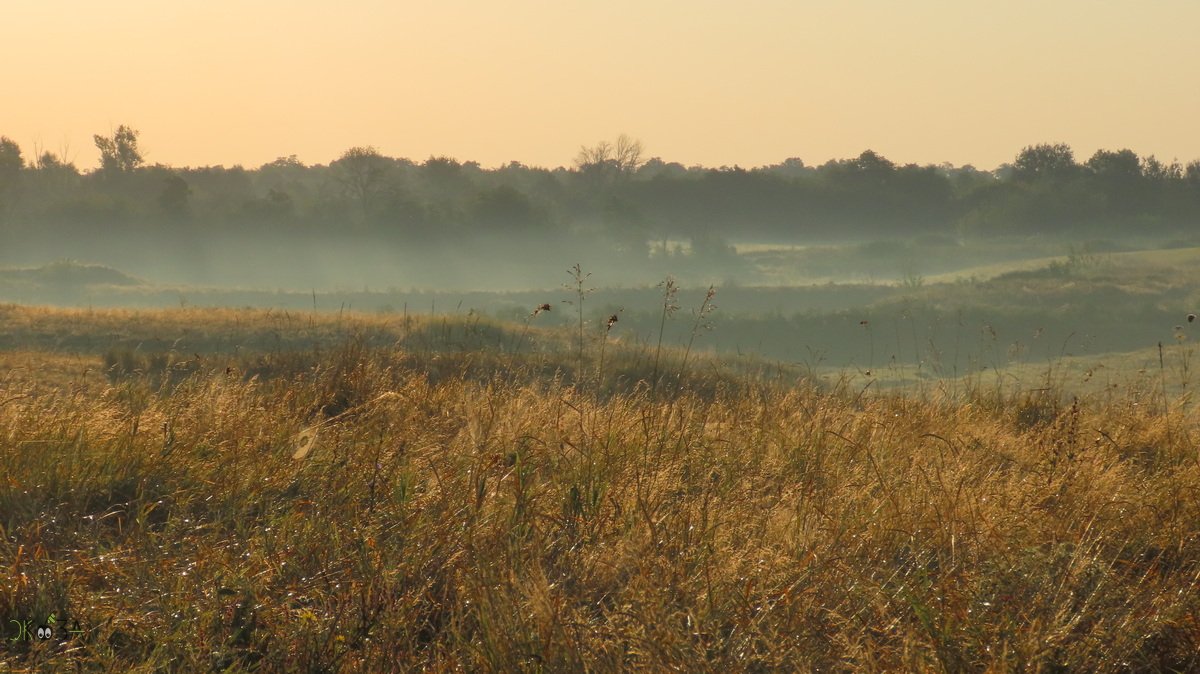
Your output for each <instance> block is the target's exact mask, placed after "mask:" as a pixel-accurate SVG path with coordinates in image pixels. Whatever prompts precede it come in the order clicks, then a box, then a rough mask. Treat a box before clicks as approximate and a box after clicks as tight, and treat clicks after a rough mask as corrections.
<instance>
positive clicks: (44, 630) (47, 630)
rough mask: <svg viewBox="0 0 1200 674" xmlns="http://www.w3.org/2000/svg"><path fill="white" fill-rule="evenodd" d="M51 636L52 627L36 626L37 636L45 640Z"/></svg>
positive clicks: (52, 632)
mask: <svg viewBox="0 0 1200 674" xmlns="http://www.w3.org/2000/svg"><path fill="white" fill-rule="evenodd" d="M52 636H54V629H53V628H51V627H50V626H49V625H40V626H39V627H38V628H37V638H39V639H42V640H46V639H49V638H50V637H52Z"/></svg>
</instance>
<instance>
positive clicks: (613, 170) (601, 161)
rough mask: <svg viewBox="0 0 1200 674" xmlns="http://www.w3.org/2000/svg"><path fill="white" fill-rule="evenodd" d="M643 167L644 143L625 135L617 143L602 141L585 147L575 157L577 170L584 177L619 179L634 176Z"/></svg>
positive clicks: (619, 137)
mask: <svg viewBox="0 0 1200 674" xmlns="http://www.w3.org/2000/svg"><path fill="white" fill-rule="evenodd" d="M641 165H642V141H640V140H637V139H635V138H631V137H629V136H627V135H625V134H621V135H620V136H617V141H616V142H615V143H610V142H608V141H606V140H602V141H600V142H599V143H596V144H595V145H593V146H592V147H588V146H586V145H584V146H583V147H580V148H579V154H577V155H576V156H575V168H577V169H579V172H580V173H582V174H584V175H590V176H599V177H603V178H609V179H611V178H617V177H622V176H628V175H632V174H633V173H634V171H637V169H638V167H639V166H641Z"/></svg>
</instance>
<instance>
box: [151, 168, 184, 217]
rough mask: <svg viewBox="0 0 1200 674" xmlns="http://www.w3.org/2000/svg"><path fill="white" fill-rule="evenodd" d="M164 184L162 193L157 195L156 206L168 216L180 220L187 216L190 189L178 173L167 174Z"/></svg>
mask: <svg viewBox="0 0 1200 674" xmlns="http://www.w3.org/2000/svg"><path fill="white" fill-rule="evenodd" d="M165 182H166V184H164V185H163V188H162V191H161V192H159V194H158V205H159V206H160V207H161V208H162V210H163V212H164V213H165V214H167V215H168V216H170V217H172V218H177V219H178V218H182V217H183V216H184V215H186V214H187V210H188V197H190V196H191V194H192V189H191V188H190V187H188V184H187V181H186V180H184V179H183V177H182V176H180V175H179V174H178V173H174V172H170V173H167V174H166V176H165Z"/></svg>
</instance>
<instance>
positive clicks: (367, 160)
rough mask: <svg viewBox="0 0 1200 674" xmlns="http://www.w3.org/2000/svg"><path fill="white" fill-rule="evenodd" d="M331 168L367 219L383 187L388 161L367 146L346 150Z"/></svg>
mask: <svg viewBox="0 0 1200 674" xmlns="http://www.w3.org/2000/svg"><path fill="white" fill-rule="evenodd" d="M329 166H330V168H332V169H333V170H334V175H336V176H337V179H338V182H340V183H341V184H342V188H343V189H344V190H345V191H346V195H347V196H348V197H350V198H351V199H353V200H354V201H356V202H358V206H359V210H360V213H361V214H362V215H363V216H364V217H365V216H366V214H367V212H368V210H369V209H370V207H371V206H372V205H373V203H374V201H375V198H376V196H378V194H379V191H380V190H381V189H382V187H383V180H384V177H385V176H386V174H387V170H388V166H389V162H388V159H387V158H386V157H384V156H383V155H381V154H379V152H378V151H377V150H376V149H375V148H373V147H371V146H370V145H367V146H359V147H352V148H350V149H349V150H346V151H345V152H343V153H342V156H341V157H338V159H337V161H335V162H333V163H332V164H330V165H329Z"/></svg>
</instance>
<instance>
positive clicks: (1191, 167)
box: [1183, 159, 1200, 187]
mask: <svg viewBox="0 0 1200 674" xmlns="http://www.w3.org/2000/svg"><path fill="white" fill-rule="evenodd" d="M1183 176H1184V178H1185V179H1187V181H1188V183H1190V184H1191V185H1193V186H1195V187H1200V159H1197V160H1195V161H1191V162H1188V165H1187V168H1185V169H1184V172H1183Z"/></svg>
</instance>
